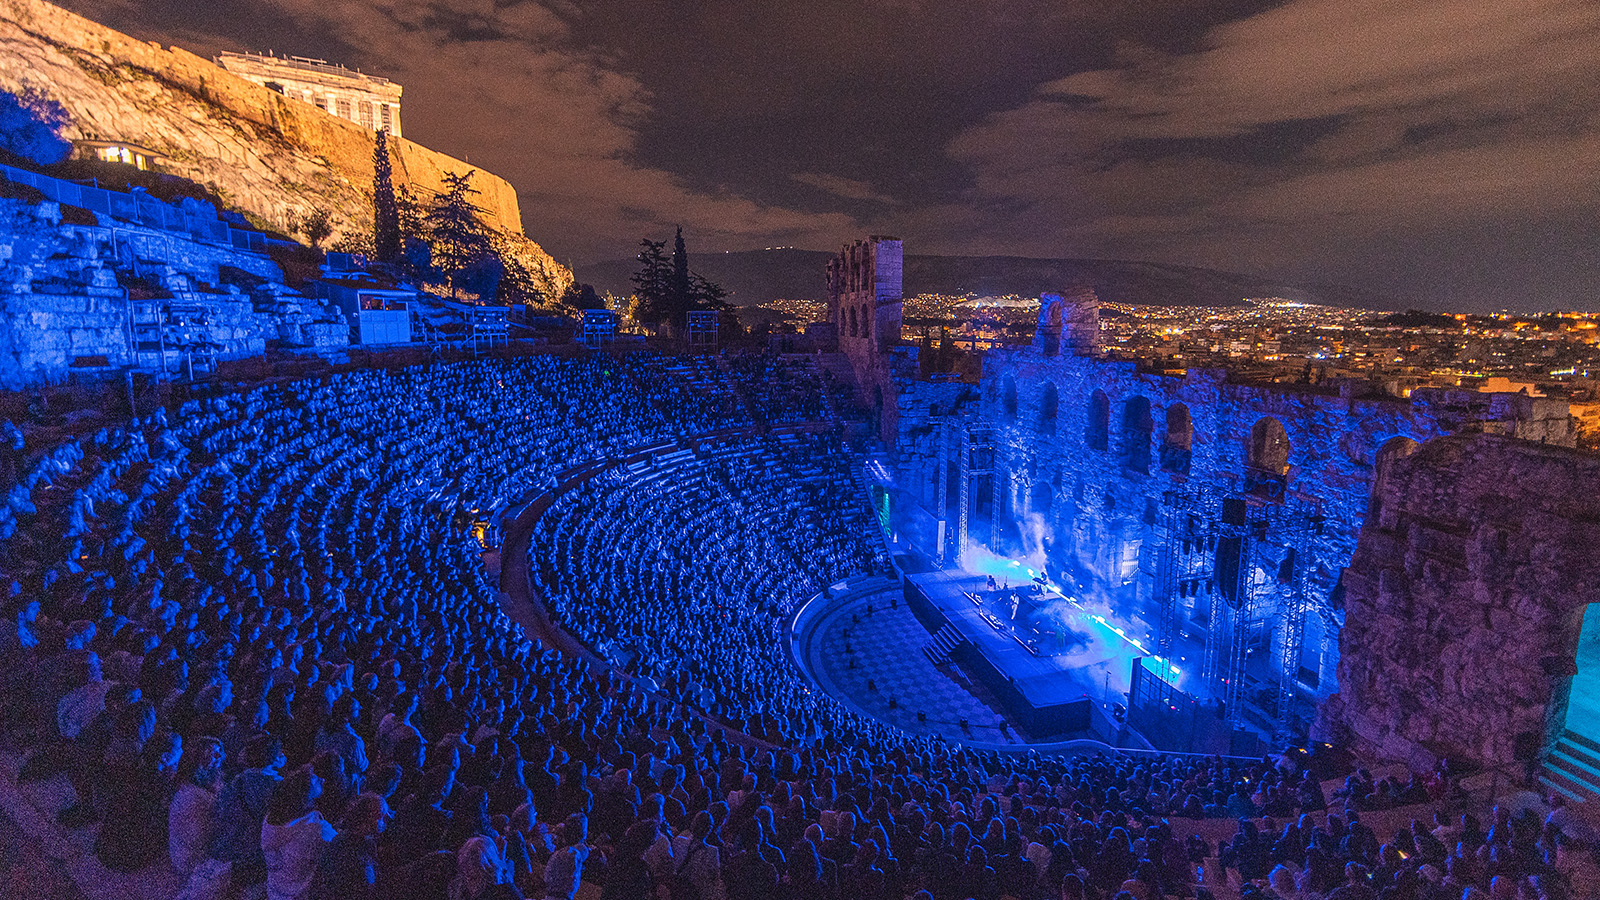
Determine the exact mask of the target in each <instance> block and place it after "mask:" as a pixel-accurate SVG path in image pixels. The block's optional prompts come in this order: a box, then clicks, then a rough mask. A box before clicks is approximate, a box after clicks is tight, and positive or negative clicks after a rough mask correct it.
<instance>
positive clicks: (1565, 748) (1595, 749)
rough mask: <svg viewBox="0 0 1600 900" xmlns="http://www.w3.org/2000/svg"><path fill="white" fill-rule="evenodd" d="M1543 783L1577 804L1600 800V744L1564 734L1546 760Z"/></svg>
mask: <svg viewBox="0 0 1600 900" xmlns="http://www.w3.org/2000/svg"><path fill="white" fill-rule="evenodd" d="M1539 781H1540V782H1541V783H1543V784H1544V785H1545V787H1547V788H1549V789H1550V791H1551V792H1552V793H1556V794H1560V795H1562V796H1564V797H1566V798H1567V799H1568V800H1569V801H1571V802H1573V803H1585V802H1587V801H1590V800H1594V799H1596V798H1600V742H1597V741H1594V740H1591V739H1590V738H1587V737H1584V736H1583V735H1581V734H1577V733H1575V732H1572V731H1563V732H1561V737H1560V738H1559V739H1558V740H1557V741H1556V744H1555V746H1554V747H1552V748H1551V750H1550V755H1549V756H1548V757H1546V758H1545V761H1544V769H1543V771H1541V772H1540V773H1539Z"/></svg>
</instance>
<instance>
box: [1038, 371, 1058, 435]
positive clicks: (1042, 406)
mask: <svg viewBox="0 0 1600 900" xmlns="http://www.w3.org/2000/svg"><path fill="white" fill-rule="evenodd" d="M1060 409H1061V393H1060V391H1057V390H1056V386H1055V383H1054V382H1050V381H1046V382H1045V383H1044V394H1043V396H1041V397H1040V398H1039V433H1040V434H1055V433H1056V417H1057V414H1058V413H1059V412H1060Z"/></svg>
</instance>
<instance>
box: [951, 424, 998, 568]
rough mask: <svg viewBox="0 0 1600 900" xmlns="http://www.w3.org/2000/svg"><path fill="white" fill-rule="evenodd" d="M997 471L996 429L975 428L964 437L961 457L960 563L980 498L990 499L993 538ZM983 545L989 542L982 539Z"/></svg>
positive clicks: (990, 529)
mask: <svg viewBox="0 0 1600 900" xmlns="http://www.w3.org/2000/svg"><path fill="white" fill-rule="evenodd" d="M997 472H998V470H997V469H996V467H995V446H994V430H993V429H992V428H989V427H987V426H984V425H974V426H972V427H970V428H968V429H966V430H965V431H963V432H962V435H961V456H960V476H961V480H960V487H961V512H960V517H959V519H958V520H957V522H956V556H955V558H956V559H957V560H960V559H961V557H962V555H963V554H965V553H966V552H967V547H968V545H969V542H970V541H971V539H972V531H971V529H972V520H973V518H974V517H975V516H976V514H977V512H978V510H977V509H976V508H975V507H976V506H977V504H978V500H979V499H980V498H983V499H987V501H988V504H987V510H986V512H987V527H988V533H987V534H985V537H986V538H989V537H992V535H993V532H994V520H995V516H996V514H997V513H996V506H997V504H996V503H995V500H994V498H995V496H996V494H997V492H998V487H997V485H996V483H995V481H996V476H997ZM980 543H989V541H988V540H982V541H980Z"/></svg>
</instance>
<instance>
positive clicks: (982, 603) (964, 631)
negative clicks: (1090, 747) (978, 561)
mask: <svg viewBox="0 0 1600 900" xmlns="http://www.w3.org/2000/svg"><path fill="white" fill-rule="evenodd" d="M1025 572H1026V570H1023V569H1020V568H1018V569H1017V570H1016V574H1017V575H1018V576H1019V578H1020V583H1019V584H1008V583H1006V582H1005V581H1001V582H999V583H992V582H991V579H990V578H989V576H986V575H977V574H971V573H967V572H929V573H924V574H915V575H907V576H906V578H905V588H904V590H905V598H906V602H907V603H908V604H909V605H910V607H911V609H912V611H913V612H914V613H915V614H916V616H917V618H918V620H920V621H921V622H922V624H923V626H924V627H926V628H927V629H928V630H929V631H930V632H934V633H939V632H941V631H943V632H944V633H945V634H946V635H947V637H946V641H947V642H951V641H952V640H953V639H955V638H959V641H958V642H956V644H955V648H954V649H953V650H951V651H950V659H951V661H952V662H954V663H956V664H957V665H959V666H961V668H962V669H963V670H965V671H966V672H967V673H968V674H969V675H971V676H972V677H974V678H976V679H977V680H979V681H981V682H982V683H983V684H984V686H985V687H987V688H988V689H989V690H990V691H991V692H992V693H993V694H994V695H995V697H996V698H997V699H998V700H999V701H1000V703H1001V705H1002V706H1003V707H1004V708H1005V714H1006V717H1007V719H1008V720H1009V721H1011V722H1012V723H1013V724H1014V725H1016V726H1018V727H1020V728H1021V729H1023V730H1024V731H1026V732H1028V733H1029V734H1030V735H1032V736H1034V737H1035V738H1045V737H1052V736H1062V735H1077V734H1092V733H1095V732H1100V731H1103V730H1105V728H1106V727H1108V726H1109V725H1110V723H1109V721H1108V716H1109V710H1110V709H1111V705H1112V704H1125V703H1126V702H1127V691H1128V685H1129V680H1130V678H1131V674H1132V669H1133V661H1134V660H1135V659H1138V658H1140V657H1144V658H1145V659H1146V663H1145V664H1146V666H1147V667H1149V666H1152V665H1160V666H1164V665H1166V663H1165V661H1164V660H1163V661H1161V663H1159V664H1157V663H1156V662H1155V660H1154V657H1153V654H1152V653H1151V652H1150V651H1149V650H1148V649H1147V648H1148V643H1147V640H1148V639H1147V637H1146V632H1145V630H1144V628H1143V626H1142V623H1139V622H1137V621H1136V620H1127V621H1119V620H1118V619H1117V618H1116V617H1114V616H1113V615H1112V614H1111V611H1110V610H1107V609H1096V608H1094V607H1092V606H1091V605H1088V604H1085V603H1083V602H1081V601H1079V600H1078V599H1076V598H1073V597H1069V596H1067V595H1066V594H1063V593H1062V592H1061V591H1060V590H1059V589H1058V588H1056V587H1055V586H1054V585H1046V584H1043V583H1041V582H1039V581H1029V580H1026V579H1027V574H1025ZM991 585H992V586H991ZM1163 674H1165V675H1166V676H1167V677H1169V678H1171V679H1172V680H1174V681H1175V680H1176V676H1177V673H1176V672H1175V671H1168V672H1165V673H1163Z"/></svg>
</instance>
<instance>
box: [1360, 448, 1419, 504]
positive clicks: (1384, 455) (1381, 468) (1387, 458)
mask: <svg viewBox="0 0 1600 900" xmlns="http://www.w3.org/2000/svg"><path fill="white" fill-rule="evenodd" d="M1420 446H1422V445H1421V444H1418V443H1417V442H1416V441H1414V440H1412V439H1411V438H1408V437H1406V436H1405V435H1397V436H1395V437H1392V438H1390V439H1388V440H1387V441H1384V442H1383V446H1382V447H1379V448H1378V455H1377V456H1376V457H1374V458H1373V461H1372V494H1371V496H1370V497H1369V498H1368V501H1367V516H1368V518H1372V519H1376V518H1378V514H1379V512H1380V511H1381V507H1382V504H1383V488H1384V483H1385V482H1386V481H1388V479H1389V473H1390V471H1391V470H1392V469H1393V468H1394V464H1395V462H1396V461H1397V460H1402V459H1405V458H1406V457H1408V456H1410V455H1411V454H1413V453H1415V452H1417V448H1418V447H1420Z"/></svg>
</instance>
